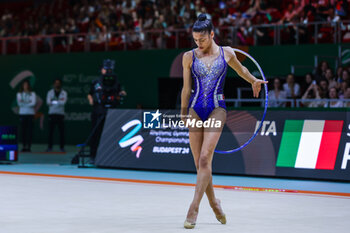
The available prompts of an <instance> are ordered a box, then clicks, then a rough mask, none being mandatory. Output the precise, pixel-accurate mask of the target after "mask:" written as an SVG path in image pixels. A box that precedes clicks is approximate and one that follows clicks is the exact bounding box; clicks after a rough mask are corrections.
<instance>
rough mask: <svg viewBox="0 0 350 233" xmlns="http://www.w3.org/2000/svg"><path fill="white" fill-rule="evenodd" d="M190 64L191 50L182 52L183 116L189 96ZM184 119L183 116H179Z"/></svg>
mask: <svg viewBox="0 0 350 233" xmlns="http://www.w3.org/2000/svg"><path fill="white" fill-rule="evenodd" d="M191 65H192V52H191V51H189V52H186V53H184V55H183V57H182V68H183V87H182V91H181V115H182V116H185V115H187V114H188V112H187V108H188V103H189V100H190V96H191V88H192V87H191V86H192V78H191ZM181 118H182V120H184V117H181Z"/></svg>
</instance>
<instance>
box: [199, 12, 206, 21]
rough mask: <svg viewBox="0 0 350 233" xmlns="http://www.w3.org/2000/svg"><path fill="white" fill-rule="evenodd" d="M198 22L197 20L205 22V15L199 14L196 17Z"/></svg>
mask: <svg viewBox="0 0 350 233" xmlns="http://www.w3.org/2000/svg"><path fill="white" fill-rule="evenodd" d="M198 20H199V21H205V20H207V15H206V14H204V13H201V14H200V15H199V16H198Z"/></svg>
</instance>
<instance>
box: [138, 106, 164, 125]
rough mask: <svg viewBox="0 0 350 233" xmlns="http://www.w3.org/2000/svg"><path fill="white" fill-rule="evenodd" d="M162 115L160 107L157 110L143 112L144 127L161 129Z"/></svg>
mask: <svg viewBox="0 0 350 233" xmlns="http://www.w3.org/2000/svg"><path fill="white" fill-rule="evenodd" d="M161 115H162V113H160V112H159V109H157V111H155V112H143V127H144V128H145V129H147V128H148V129H159V128H161V124H160V121H161V119H160V118H161Z"/></svg>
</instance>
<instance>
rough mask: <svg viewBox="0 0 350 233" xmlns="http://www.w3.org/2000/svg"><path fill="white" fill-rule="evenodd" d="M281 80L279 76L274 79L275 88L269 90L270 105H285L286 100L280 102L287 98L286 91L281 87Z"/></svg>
mask: <svg viewBox="0 0 350 233" xmlns="http://www.w3.org/2000/svg"><path fill="white" fill-rule="evenodd" d="M281 87H282V86H281V81H280V79H279V78H275V79H274V80H273V90H270V91H269V107H285V106H286V103H285V102H280V101H279V100H281V99H286V98H287V96H286V92H285V91H283V90H282V88H281Z"/></svg>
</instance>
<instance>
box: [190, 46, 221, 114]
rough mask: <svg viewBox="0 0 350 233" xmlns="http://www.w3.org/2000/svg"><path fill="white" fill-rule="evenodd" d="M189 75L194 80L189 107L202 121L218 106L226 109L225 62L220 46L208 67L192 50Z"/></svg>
mask: <svg viewBox="0 0 350 233" xmlns="http://www.w3.org/2000/svg"><path fill="white" fill-rule="evenodd" d="M192 52H193V56H192V60H193V61H192V67H191V75H192V79H193V80H194V92H192V94H191V97H190V101H189V105H188V107H189V108H193V110H194V111H195V112H196V113H197V115H198V116H199V117H200V118H201V120H202V121H205V120H207V119H208V117H209V115H210V113H211V112H212V111H213V110H214V109H215V108H218V107H221V108H224V109H225V110H226V104H225V100H224V95H223V89H224V83H225V76H226V72H227V63H226V61H225V57H224V50H223V49H222V47H220V55H219V56H218V57H217V58H216V59H215V60H214V61H213V62H212V65H211V68H210V69H209V68H208V67H207V66H206V65H205V64H204V63H203V62H202V61H201V60H200V59H198V58H197V57H196V55H195V53H194V50H192Z"/></svg>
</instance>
